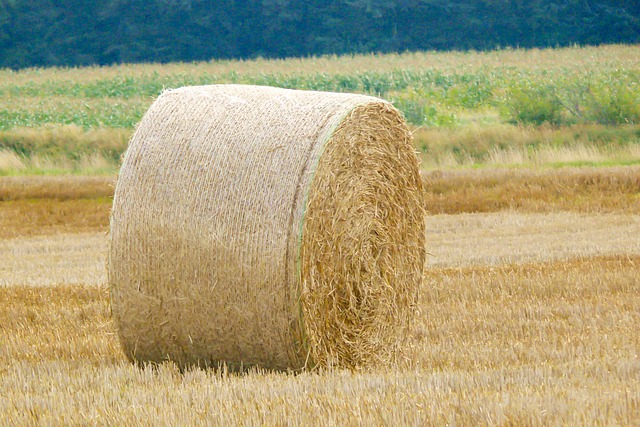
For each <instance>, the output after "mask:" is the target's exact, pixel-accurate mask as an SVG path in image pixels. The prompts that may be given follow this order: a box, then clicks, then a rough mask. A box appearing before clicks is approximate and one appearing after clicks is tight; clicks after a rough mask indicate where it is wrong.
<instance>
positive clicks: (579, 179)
mask: <svg viewBox="0 0 640 427" xmlns="http://www.w3.org/2000/svg"><path fill="white" fill-rule="evenodd" d="M639 176H640V168H639V167H637V166H636V167H634V166H631V167H615V168H580V169H578V168H566V169H558V170H546V171H544V170H525V169H518V170H513V169H511V170H497V169H484V170H458V171H448V172H442V171H440V172H434V171H431V172H425V173H424V174H423V179H424V183H425V185H426V188H427V201H428V202H427V203H428V209H429V211H430V213H429V217H428V241H429V252H430V255H429V260H428V266H427V269H426V276H425V280H424V283H423V287H422V290H421V294H422V295H421V305H420V310H419V312H418V313H416V318H415V322H414V325H413V334H412V341H411V348H410V349H409V351H408V353H407V358H406V361H405V363H404V364H401V365H398V366H395V367H390V368H389V369H385V370H374V371H362V372H349V371H340V370H335V371H328V372H310V373H302V374H297V375H294V374H287V373H274V372H262V371H259V370H254V371H251V372H249V373H247V374H243V375H235V374H229V373H227V372H226V371H224V369H222V370H210V371H202V370H193V371H188V372H184V373H181V372H179V371H178V370H177V369H176V368H175V367H174V366H173V365H171V364H163V365H161V366H153V367H152V366H147V367H138V366H134V365H132V364H130V363H129V362H128V361H126V360H125V358H124V356H123V354H122V352H121V350H120V348H119V344H118V341H117V337H116V335H115V331H114V326H113V324H112V321H111V318H110V312H109V302H108V300H109V297H108V290H107V289H106V285H105V283H106V271H105V254H106V232H107V231H108V211H109V208H110V195H111V193H112V191H113V188H112V183H113V179H114V178H113V177H73V176H67V177H4V178H0V230H2V232H1V235H0V259H2V264H1V265H0V269H1V272H0V277H1V279H0V280H1V282H0V343H2V345H1V346H0V424H2V425H22V424H25V425H33V424H44V425H186V424H191V425H211V424H222V425H227V424H249V425H255V424H266V425H288V424H305V425H336V424H342V425H344V424H346V425H369V424H374V425H398V424H413V425H445V424H452V425H478V424H479V425H558V424H573V425H585V424H586V425H637V424H638V423H640V359H639V354H640V334H638V330H640V279H639V274H638V271H639V269H640V238H639V233H640V215H639V214H638V212H640V210H639V209H638V205H639V204H640V185H639V183H638V177H639Z"/></svg>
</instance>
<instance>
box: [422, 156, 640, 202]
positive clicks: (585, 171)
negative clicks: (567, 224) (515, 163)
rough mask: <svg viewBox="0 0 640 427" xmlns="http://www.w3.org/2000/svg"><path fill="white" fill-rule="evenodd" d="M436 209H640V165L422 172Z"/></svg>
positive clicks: (429, 195) (428, 198) (429, 199)
mask: <svg viewBox="0 0 640 427" xmlns="http://www.w3.org/2000/svg"><path fill="white" fill-rule="evenodd" d="M422 176H423V180H424V186H425V190H426V192H427V195H426V202H425V203H426V207H427V210H428V211H429V212H430V213H431V214H440V213H447V214H457V213H462V212H497V211H501V210H517V211H519V212H554V211H560V210H562V211H574V212H626V213H637V212H640V167H638V166H628V167H614V168H563V169H557V170H548V169H477V170H450V171H430V172H423V174H422Z"/></svg>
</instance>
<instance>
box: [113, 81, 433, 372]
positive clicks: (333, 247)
mask: <svg viewBox="0 0 640 427" xmlns="http://www.w3.org/2000/svg"><path fill="white" fill-rule="evenodd" d="M423 209H424V208H423V193H422V183H421V179H420V174H419V167H418V160H417V156H416V154H415V151H414V149H413V146H412V144H411V134H410V132H409V131H408V130H407V127H406V125H405V123H404V121H403V119H402V116H401V115H400V113H399V112H398V111H397V110H396V109H395V108H394V107H393V106H392V105H391V104H389V103H388V102H385V101H383V100H381V99H378V98H374V97H369V96H363V95H353V94H339V93H324V92H311V91H294V90H287V89H277V88H270V87H257V86H241V85H213V86H198V87H185V88H180V89H176V90H170V91H165V92H163V93H162V94H161V95H160V97H159V98H158V99H157V100H156V101H155V102H154V103H153V105H152V106H151V108H150V109H149V111H148V112H147V113H146V114H145V116H144V117H143V119H142V121H141V123H140V124H139V125H138V128H137V130H136V132H135V134H134V136H133V138H132V140H131V142H130V145H129V148H128V150H127V152H126V155H125V157H124V162H123V165H122V169H121V171H120V176H119V178H118V181H117V184H116V188H115V196H114V201H113V210H112V213H111V232H110V245H109V260H108V273H109V286H110V295H111V307H112V313H113V316H114V319H115V322H116V326H117V330H118V333H119V337H120V341H121V343H122V346H123V349H124V351H125V353H126V355H127V356H128V357H129V358H130V359H131V360H134V361H139V362H145V361H149V362H160V361H164V360H173V361H175V362H176V363H178V364H179V365H180V366H187V365H193V364H196V365H200V366H215V365H219V364H222V363H225V364H226V365H227V366H229V367H231V368H232V369H242V368H243V367H249V366H253V365H258V366H261V367H264V368H270V369H293V370H296V369H301V368H305V367H307V368H308V367H314V366H320V367H325V366H340V367H347V368H354V367H359V366H374V365H380V364H389V363H393V362H394V360H396V358H397V356H398V354H400V353H398V351H399V350H400V349H401V347H402V346H403V343H404V341H405V340H406V338H407V332H408V331H407V329H408V325H409V322H410V320H411V317H412V316H413V315H414V310H415V308H416V307H415V305H416V302H417V296H418V289H419V287H420V283H421V280H422V274H423V265H424V262H425V255H426V252H425V226H424V210H423Z"/></svg>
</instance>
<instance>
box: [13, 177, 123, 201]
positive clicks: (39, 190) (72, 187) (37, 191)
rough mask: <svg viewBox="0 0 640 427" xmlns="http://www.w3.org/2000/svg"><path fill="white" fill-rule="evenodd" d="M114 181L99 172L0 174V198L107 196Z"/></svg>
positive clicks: (57, 198)
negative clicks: (41, 174) (56, 174)
mask: <svg viewBox="0 0 640 427" xmlns="http://www.w3.org/2000/svg"><path fill="white" fill-rule="evenodd" d="M114 182H115V177H102V176H5V177H0V202H4V201H7V200H25V199H53V200H74V199H102V198H109V197H112V196H113V188H114Z"/></svg>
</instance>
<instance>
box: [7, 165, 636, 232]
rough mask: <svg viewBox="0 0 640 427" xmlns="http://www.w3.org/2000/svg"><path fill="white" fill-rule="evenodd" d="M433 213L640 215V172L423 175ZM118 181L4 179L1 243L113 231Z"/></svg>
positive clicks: (452, 172)
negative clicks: (111, 216) (111, 223)
mask: <svg viewBox="0 0 640 427" xmlns="http://www.w3.org/2000/svg"><path fill="white" fill-rule="evenodd" d="M422 177H423V184H424V187H425V206H426V208H427V210H428V211H429V213H430V214H458V213H470V212H499V211H504V210H510V211H518V212H538V213H543V212H557V211H572V212H584V213H594V212H600V213H613V212H619V213H637V212H640V167H638V166H627V167H610V168H563V169H557V170H549V169H477V170H449V171H429V172H426V171H424V172H423V174H422ZM113 181H114V178H113V177H76V176H64V177H50V176H43V177H35V176H28V177H0V218H1V220H2V222H3V224H5V225H6V226H4V227H2V228H0V238H10V237H17V236H34V235H48V234H53V233H60V232H65V233H66V232H89V231H106V230H107V229H108V225H109V210H110V209H111V196H112V194H113V186H112V184H113Z"/></svg>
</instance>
